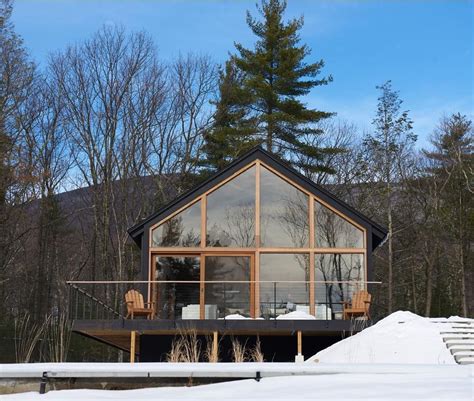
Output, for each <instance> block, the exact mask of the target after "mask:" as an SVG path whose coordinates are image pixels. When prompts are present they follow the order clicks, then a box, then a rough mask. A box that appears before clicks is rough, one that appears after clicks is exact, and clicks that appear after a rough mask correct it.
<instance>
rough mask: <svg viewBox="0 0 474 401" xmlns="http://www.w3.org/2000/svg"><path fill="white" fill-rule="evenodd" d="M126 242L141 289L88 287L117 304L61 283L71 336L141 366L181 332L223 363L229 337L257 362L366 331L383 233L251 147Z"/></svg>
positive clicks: (79, 285)
mask: <svg viewBox="0 0 474 401" xmlns="http://www.w3.org/2000/svg"><path fill="white" fill-rule="evenodd" d="M128 233H129V235H130V237H131V238H132V239H133V241H134V242H135V243H136V245H137V246H138V248H139V249H140V252H141V279H140V280H137V281H134V282H110V283H107V282H102V283H97V284H104V285H106V284H109V285H110V287H113V288H115V289H117V288H121V290H120V291H119V295H118V297H117V302H115V305H110V304H107V303H106V302H104V301H103V299H100V298H99V296H98V295H93V294H97V293H98V292H97V291H95V292H92V291H91V290H89V289H90V285H91V284H94V283H91V282H70V283H69V284H70V287H71V302H70V309H71V316H72V317H73V319H74V320H73V330H74V331H75V332H77V333H80V334H83V335H85V336H88V337H92V338H94V339H96V340H98V341H102V342H104V343H107V344H110V345H113V346H115V347H118V348H121V349H123V350H125V351H128V352H130V353H131V360H132V361H133V360H135V359H139V360H140V361H144V362H151V361H164V360H166V355H167V353H168V352H169V350H170V347H171V344H172V342H173V339H174V338H175V336H177V335H179V334H181V333H183V332H186V331H189V330H193V331H194V332H195V333H197V335H198V336H200V338H202V341H206V339H209V338H212V341H214V342H216V341H218V344H219V345H218V346H219V348H220V349H219V351H218V352H219V357H220V359H221V360H230V359H229V358H230V357H229V356H228V354H227V351H228V348H229V347H230V342H229V339H230V338H241V339H242V340H243V341H245V342H248V343H249V344H252V343H254V342H255V341H257V340H258V341H259V342H260V344H261V347H262V351H263V353H264V355H265V359H266V360H267V361H293V360H294V359H295V355H302V354H306V355H307V356H310V355H313V354H314V353H315V352H317V351H318V350H320V349H323V348H325V347H327V346H329V345H331V344H332V343H334V342H336V341H339V340H340V339H341V338H342V336H344V335H348V334H349V333H353V332H356V331H358V330H360V329H361V328H362V327H364V325H367V324H370V303H371V299H370V296H371V293H372V292H373V286H375V285H377V283H376V282H375V281H374V279H373V270H372V253H373V251H374V250H375V249H376V248H377V247H378V246H379V245H381V244H382V243H383V241H384V239H385V237H386V235H387V232H386V230H385V229H384V228H383V227H381V226H380V225H378V224H377V223H375V222H373V221H371V220H370V219H369V218H367V217H365V216H364V215H363V214H361V213H359V212H358V211H357V210H355V209H353V208H352V207H350V206H349V205H348V204H346V203H345V202H343V201H342V200H340V199H337V198H336V197H335V196H334V195H332V194H331V193H330V192H328V191H327V190H325V189H323V188H322V187H320V186H318V185H316V184H315V183H314V182H312V181H310V180H309V179H307V178H305V177H304V176H303V175H301V174H300V173H299V172H297V171H296V170H294V169H293V168H291V167H289V166H288V165H286V164H285V163H283V162H282V161H281V160H280V159H278V158H277V157H276V156H274V155H272V154H270V153H269V152H267V151H265V150H263V149H262V148H260V147H257V148H254V149H253V150H251V151H250V152H248V153H247V154H245V155H244V156H242V157H240V158H239V159H237V160H235V161H234V162H233V163H231V164H230V165H229V166H228V167H226V168H225V169H223V170H222V171H220V172H218V173H217V174H215V175H214V176H213V177H211V178H209V179H208V180H206V181H205V182H203V183H202V184H200V185H198V186H197V187H196V188H194V189H192V190H191V191H189V192H187V193H185V194H183V195H182V196H180V197H178V198H177V199H175V200H174V201H172V202H171V203H169V204H168V205H166V206H164V207H162V208H161V209H160V210H158V211H157V212H156V213H154V214H153V215H151V216H149V217H148V218H146V219H144V220H143V221H141V222H140V223H139V224H137V225H135V226H134V227H132V228H130V229H129V231H128ZM87 286H89V287H87ZM88 288H89V289H88ZM131 290H132V292H131ZM126 297H127V298H126ZM214 345H215V348H216V349H217V344H214Z"/></svg>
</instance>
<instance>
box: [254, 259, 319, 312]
mask: <svg viewBox="0 0 474 401" xmlns="http://www.w3.org/2000/svg"><path fill="white" fill-rule="evenodd" d="M260 281H261V283H260V314H261V316H263V317H277V316H279V315H284V314H286V313H289V312H294V311H303V312H306V313H309V291H310V284H309V283H305V281H309V254H291V253H283V254H282V253H268V254H261V255H260ZM292 281H293V282H292ZM294 281H299V282H298V283H294Z"/></svg>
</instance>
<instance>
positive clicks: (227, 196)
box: [206, 166, 255, 248]
mask: <svg viewBox="0 0 474 401" xmlns="http://www.w3.org/2000/svg"><path fill="white" fill-rule="evenodd" d="M206 243H207V246H211V247H242V248H248V247H253V246H254V245H255V166H254V167H252V168H250V169H248V170H246V171H245V172H243V173H242V174H240V175H238V176H237V177H235V178H234V179H232V180H231V181H229V182H227V183H225V184H224V185H223V186H222V187H220V188H218V189H217V190H215V191H214V192H212V193H211V194H209V195H208V196H207V239H206Z"/></svg>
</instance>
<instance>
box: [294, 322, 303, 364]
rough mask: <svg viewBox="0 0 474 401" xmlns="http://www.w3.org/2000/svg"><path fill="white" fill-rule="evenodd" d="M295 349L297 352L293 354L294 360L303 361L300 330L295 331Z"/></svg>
mask: <svg viewBox="0 0 474 401" xmlns="http://www.w3.org/2000/svg"><path fill="white" fill-rule="evenodd" d="M297 351H298V353H297V354H296V356H295V362H304V356H303V352H302V351H303V336H302V334H301V330H298V332H297Z"/></svg>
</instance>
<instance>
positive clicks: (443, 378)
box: [0, 366, 473, 401]
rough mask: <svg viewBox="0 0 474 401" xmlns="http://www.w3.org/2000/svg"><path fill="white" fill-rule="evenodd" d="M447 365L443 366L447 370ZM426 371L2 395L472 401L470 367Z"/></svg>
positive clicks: (11, 399) (137, 400) (72, 400)
mask: <svg viewBox="0 0 474 401" xmlns="http://www.w3.org/2000/svg"><path fill="white" fill-rule="evenodd" d="M446 367H447V366H438V368H446ZM449 369H450V374H446V369H439V370H437V369H431V371H430V372H426V371H425V369H423V367H422V368H421V369H420V372H419V373H413V371H411V372H410V373H409V374H408V373H385V374H376V373H361V374H356V373H352V374H347V373H341V374H327V375H315V376H288V377H284V378H282V377H274V378H264V379H262V380H261V381H260V382H257V381H255V380H253V379H247V380H240V381H233V382H226V383H219V384H210V385H203V386H196V387H163V388H148V389H141V390H126V391H107V390H62V391H50V392H48V393H46V394H44V395H40V394H38V393H34V392H30V393H22V394H13V395H7V396H0V399H1V400H4V401H20V400H21V401H56V400H68V401H82V400H87V401H122V400H123V401H125V400H130V399H132V400H134V401H152V400H153V401H155V400H161V401H177V400H193V401H212V400H234V401H237V400H242V401H243V400H245V401H253V400H259V401H260V400H272V401H279V400H280V401H283V400H285V401H293V400H305V399H308V400H309V399H312V400H318V399H320V400H329V399H331V400H345V401H349V400H361V399H364V400H387V401H391V400H433V401H434V400H457V401H467V400H469V401H472V396H473V387H472V386H473V385H472V381H473V371H472V369H468V368H467V367H466V366H450V367H449Z"/></svg>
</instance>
